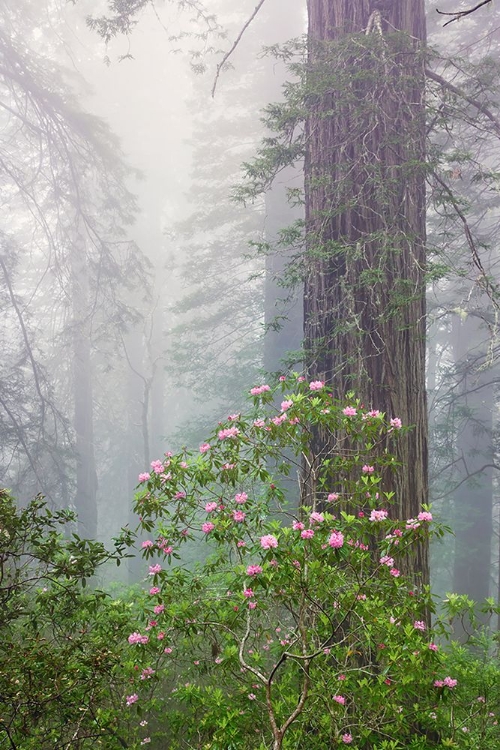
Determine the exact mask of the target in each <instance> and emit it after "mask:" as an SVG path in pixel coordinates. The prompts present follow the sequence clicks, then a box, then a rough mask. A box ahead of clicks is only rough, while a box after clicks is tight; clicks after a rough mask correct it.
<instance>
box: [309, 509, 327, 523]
mask: <svg viewBox="0 0 500 750" xmlns="http://www.w3.org/2000/svg"><path fill="white" fill-rule="evenodd" d="M324 520H325V517H324V515H323V513H317V512H316V511H314V512H313V513H311V515H310V516H309V521H310V523H323V521H324Z"/></svg>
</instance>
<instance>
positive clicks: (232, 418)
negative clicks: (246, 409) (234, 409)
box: [227, 414, 241, 422]
mask: <svg viewBox="0 0 500 750" xmlns="http://www.w3.org/2000/svg"><path fill="white" fill-rule="evenodd" d="M240 416H241V415H240V414H230V415H229V416H228V418H227V421H228V422H236V420H238V419H239V418H240Z"/></svg>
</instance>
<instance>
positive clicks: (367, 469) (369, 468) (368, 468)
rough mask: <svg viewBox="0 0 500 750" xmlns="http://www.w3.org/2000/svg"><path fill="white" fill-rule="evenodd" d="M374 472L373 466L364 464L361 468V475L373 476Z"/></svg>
mask: <svg viewBox="0 0 500 750" xmlns="http://www.w3.org/2000/svg"><path fill="white" fill-rule="evenodd" d="M374 471H375V467H374V466H369V465H368V464H365V465H364V466H363V474H373V472H374Z"/></svg>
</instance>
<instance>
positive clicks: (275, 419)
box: [271, 414, 287, 427]
mask: <svg viewBox="0 0 500 750" xmlns="http://www.w3.org/2000/svg"><path fill="white" fill-rule="evenodd" d="M286 418H287V417H286V414H281V415H280V416H279V417H273V418H272V419H271V422H272V423H273V424H275V425H277V426H278V427H279V425H280V424H283V422H286Z"/></svg>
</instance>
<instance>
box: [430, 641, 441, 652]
mask: <svg viewBox="0 0 500 750" xmlns="http://www.w3.org/2000/svg"><path fill="white" fill-rule="evenodd" d="M429 649H430V650H431V651H437V650H438V649H439V646H438V645H437V643H429Z"/></svg>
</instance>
